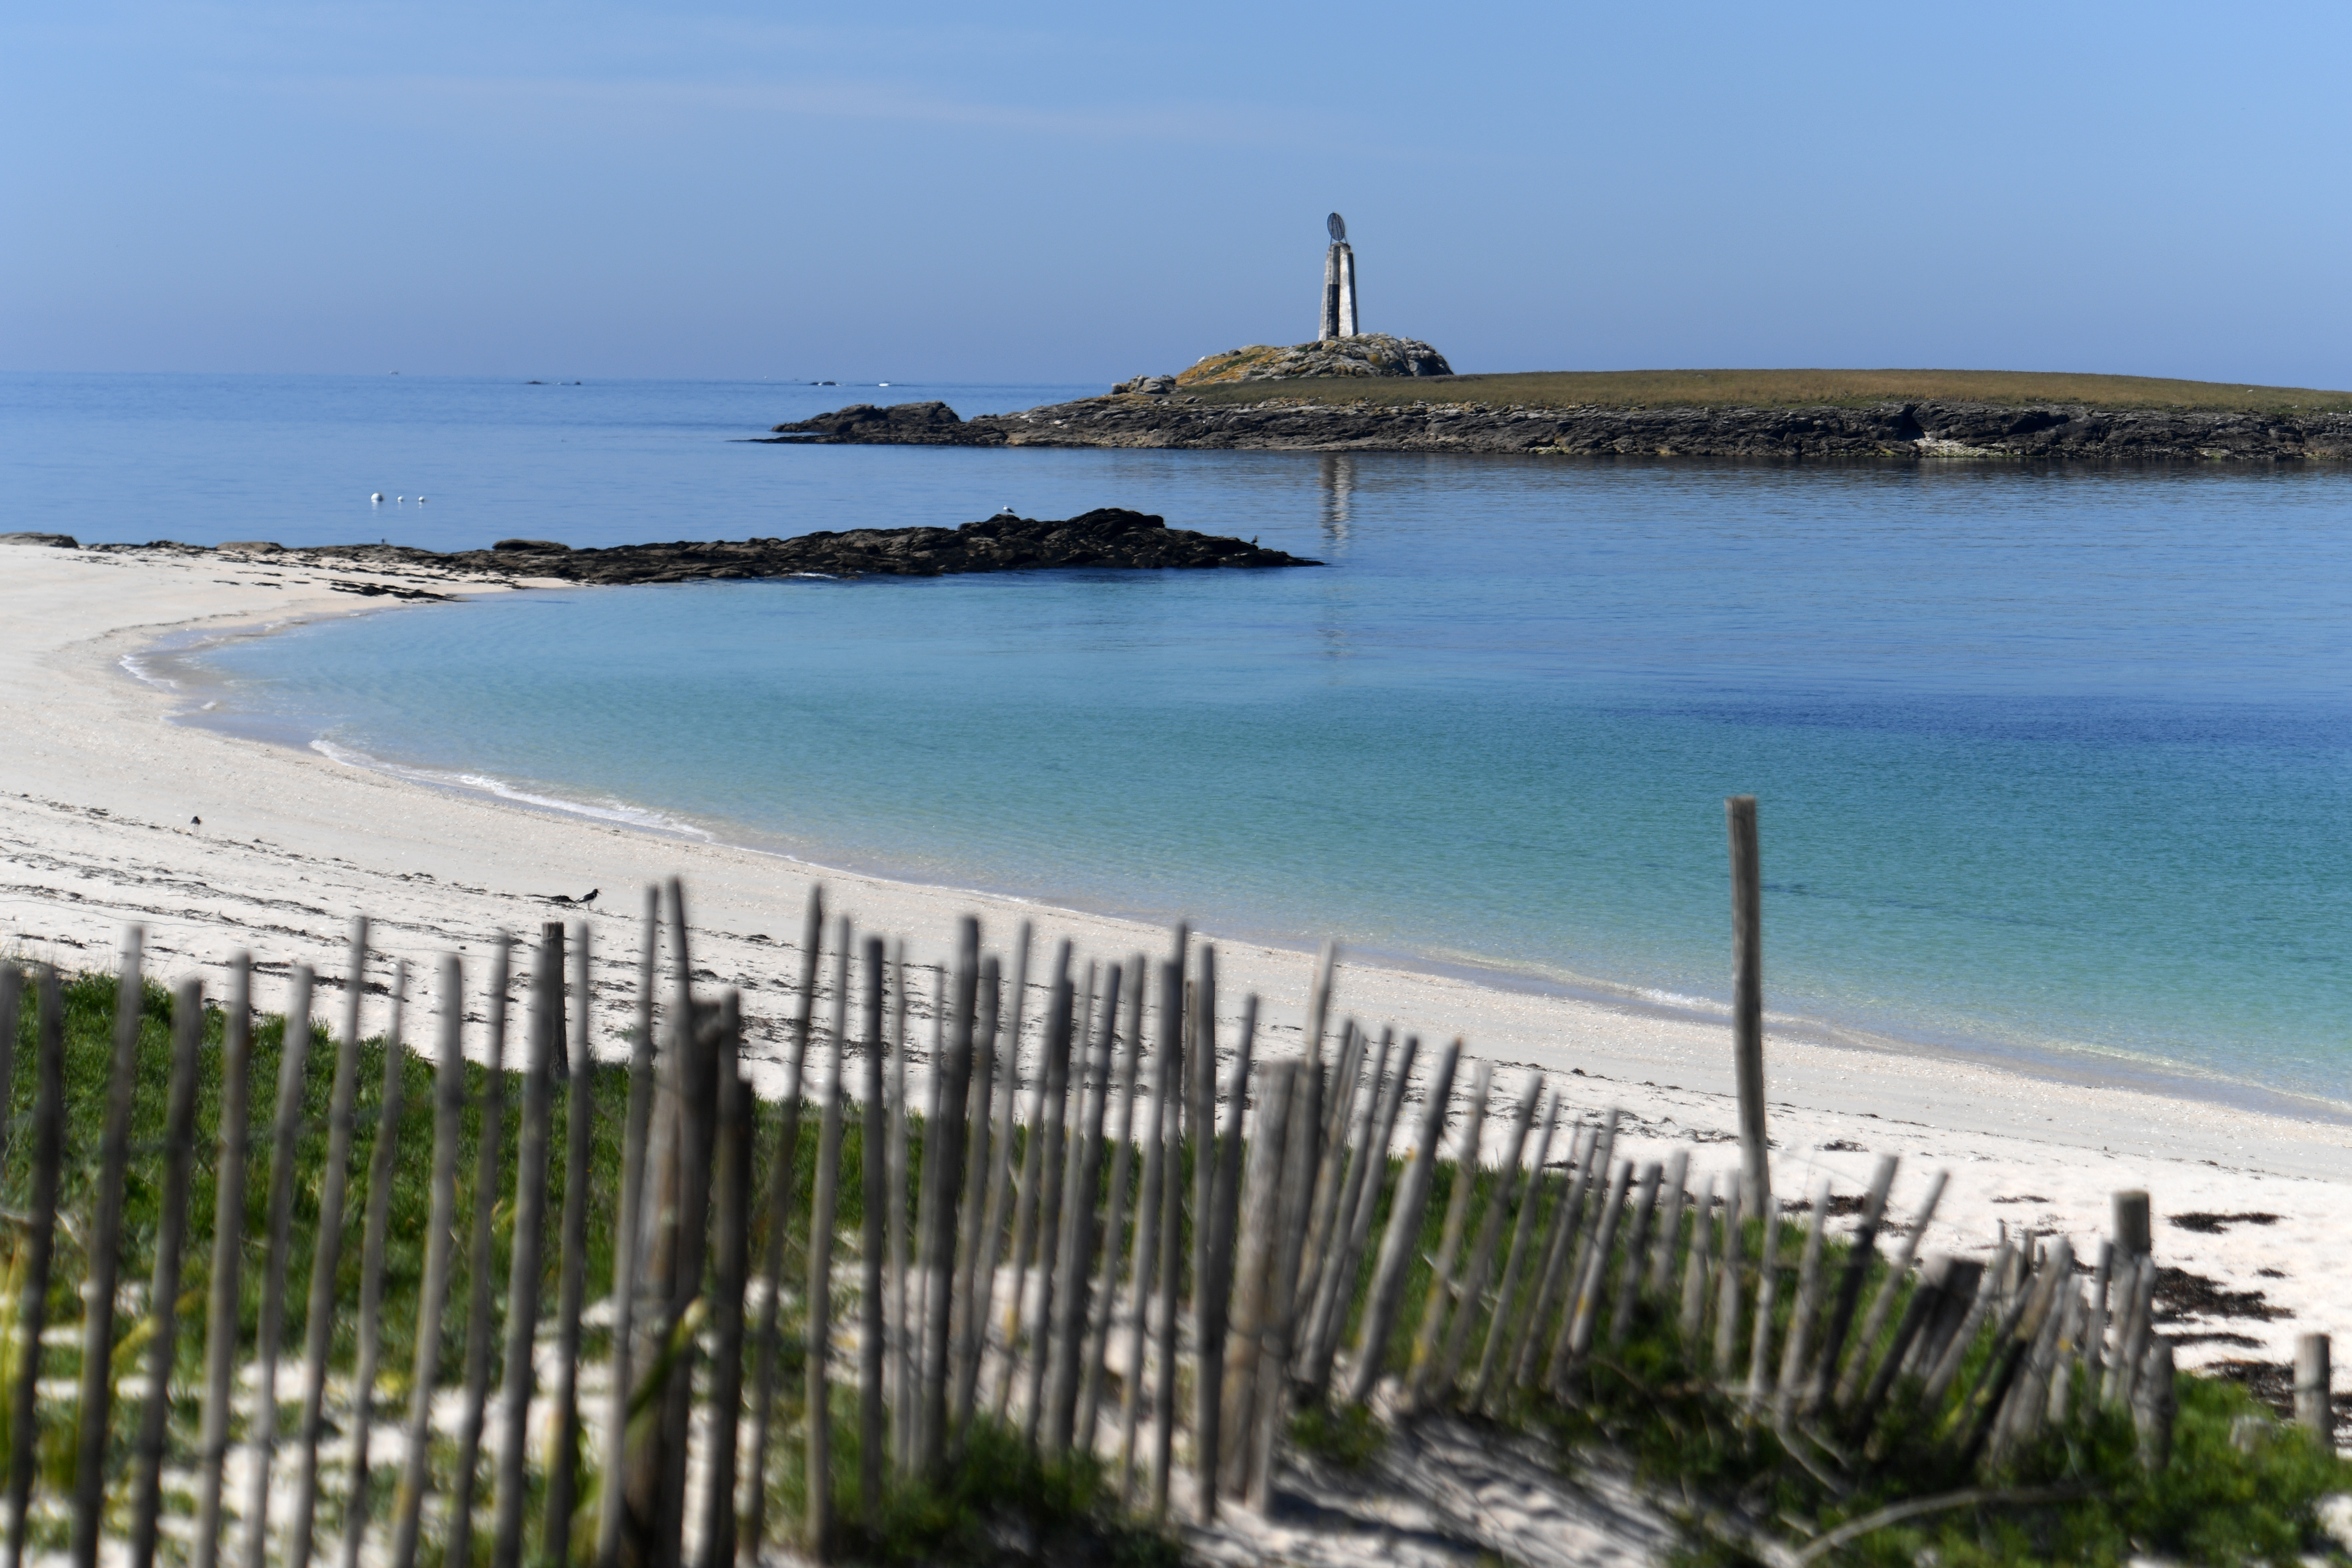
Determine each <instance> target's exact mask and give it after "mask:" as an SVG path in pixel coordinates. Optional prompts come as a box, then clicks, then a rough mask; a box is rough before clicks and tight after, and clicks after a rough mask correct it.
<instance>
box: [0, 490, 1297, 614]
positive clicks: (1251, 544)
mask: <svg viewBox="0 0 2352 1568" xmlns="http://www.w3.org/2000/svg"><path fill="white" fill-rule="evenodd" d="M12 539H13V540H15V541H16V542H26V543H42V544H54V545H60V546H63V547H65V548H68V549H71V548H74V547H75V546H74V542H73V540H72V539H71V538H70V537H69V536H68V535H66V534H62V533H44V534H17V535H6V534H0V542H6V541H9V540H12ZM89 548H91V549H94V550H101V551H131V550H170V551H175V552H186V553H192V554H193V553H202V552H204V547H203V546H202V545H192V544H178V543H174V542H171V541H168V540H158V541H156V542H153V543H151V544H142V545H108V544H100V545H92V546H89ZM220 548H221V549H223V550H230V549H236V550H245V551H250V550H253V549H256V548H257V546H256V545H253V544H242V545H236V546H230V545H226V544H225V545H222V546H220ZM268 549H269V550H271V551H272V552H276V553H277V554H278V555H279V556H282V557H284V558H285V559H286V560H288V561H294V562H302V563H315V564H322V565H335V566H342V567H352V566H373V567H381V568H394V567H410V568H424V569H429V571H430V572H431V573H432V574H435V575H437V576H447V577H450V578H453V579H455V578H464V577H492V578H500V579H506V580H509V581H511V580H517V579H544V578H554V579H557V580H559V581H562V582H566V583H593V584H600V585H611V586H619V585H623V584H631V583H692V582H699V581H703V580H705V579H710V578H728V579H740V578H751V577H943V576H947V575H949V574H953V573H963V572H1019V571H1040V570H1046V569H1050V568H1054V567H1063V566H1093V567H1103V568H1111V569H1118V570H1127V571H1157V570H1163V569H1173V570H1191V569H1197V568H1202V567H1213V566H1320V565H1321V564H1323V563H1321V562H1319V561H1307V560H1303V559H1301V558H1300V557H1298V556H1296V555H1289V554H1286V553H1284V552H1282V551H1279V550H1267V549H1264V548H1262V547H1261V546H1260V545H1259V544H1258V543H1257V542H1256V541H1255V540H1242V539H1229V538H1226V537H1223V536H1222V535H1219V534H1213V533H1195V532H1193V531H1192V530H1190V529H1183V528H1171V527H1169V526H1168V524H1167V521H1166V520H1164V519H1162V518H1159V517H1154V516H1152V515H1150V513H1148V512H1139V511H1129V510H1125V509H1124V508H1120V507H1103V508H1100V509H1098V510H1094V511H1089V512H1083V513H1081V514H1080V515H1078V516H1076V517H1074V518H1070V519H1068V520H1066V521H1052V520H1047V519H1040V518H1031V517H1014V516H1013V515H1011V514H1009V513H1008V514H1006V515H1004V516H1002V517H992V518H984V519H982V521H979V522H967V523H965V524H964V525H963V526H962V527H961V528H860V529H852V530H850V531H847V532H844V533H832V532H824V533H803V534H801V535H800V536H798V537H797V538H793V539H741V540H716V541H713V542H709V543H701V544H696V543H688V542H684V541H680V542H677V543H675V544H621V545H614V546H613V547H612V548H610V549H604V550H594V549H581V550H575V549H573V548H572V547H571V546H570V545H568V544H559V543H557V542H555V541H553V540H551V539H501V540H499V542H498V543H497V544H496V545H495V546H493V547H492V548H490V549H488V550H459V551H454V552H447V553H444V552H440V551H437V550H419V549H417V548H415V546H413V545H405V544H331V545H318V546H307V547H298V548H296V549H292V550H283V549H280V548H279V547H278V546H277V545H274V544H273V545H270V546H268ZM338 586H344V585H342V584H338ZM347 591H348V592H351V593H358V594H370V595H376V594H391V595H394V596H397V597H402V598H418V597H422V598H435V597H438V596H439V595H433V594H429V593H417V592H412V591H408V590H404V589H399V588H393V587H386V586H383V585H381V584H349V585H348V586H347Z"/></svg>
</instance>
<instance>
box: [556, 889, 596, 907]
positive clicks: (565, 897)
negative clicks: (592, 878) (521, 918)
mask: <svg viewBox="0 0 2352 1568" xmlns="http://www.w3.org/2000/svg"><path fill="white" fill-rule="evenodd" d="M603 891H604V889H602V888H591V889H588V890H587V891H586V892H584V893H583V894H581V895H580V896H579V897H578V898H576V899H575V898H573V897H572V895H571V894H569V893H550V894H548V895H547V901H548V902H549V903H551V904H593V903H594V902H595V901H596V895H597V894H599V893H601V892H603Z"/></svg>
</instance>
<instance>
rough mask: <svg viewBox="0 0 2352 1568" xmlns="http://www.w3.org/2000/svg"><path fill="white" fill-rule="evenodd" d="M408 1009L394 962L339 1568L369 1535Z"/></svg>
mask: <svg viewBox="0 0 2352 1568" xmlns="http://www.w3.org/2000/svg"><path fill="white" fill-rule="evenodd" d="M407 1010H408V963H407V961H406V960H403V961H401V962H400V963H396V964H394V966H393V981H392V1021H391V1024H390V1025H389V1026H388V1027H386V1029H385V1030H384V1050H383V1092H382V1093H381V1095H380V1096H379V1097H378V1099H379V1102H380V1103H379V1106H378V1110H377V1115H376V1129H375V1146H374V1147H373V1149H372V1150H371V1151H370V1152H369V1155H368V1186H367V1196H366V1205H367V1206H366V1209H365V1211H364V1212H365V1217H364V1219H363V1220H362V1225H361V1231H360V1235H361V1245H360V1343H359V1359H358V1364H357V1365H356V1366H355V1367H354V1368H353V1369H352V1373H353V1375H352V1467H351V1478H352V1479H351V1481H350V1484H349V1487H348V1488H347V1493H346V1495H347V1499H348V1500H347V1501H346V1502H345V1503H344V1505H343V1568H359V1561H360V1547H361V1545H362V1542H363V1541H364V1539H365V1537H366V1534H367V1526H368V1519H369V1514H370V1510H369V1508H368V1489H369V1488H368V1475H369V1472H368V1442H369V1437H370V1436H371V1434H372V1432H373V1426H374V1422H375V1384H376V1358H377V1355H378V1353H379V1350H380V1347H381V1344H382V1338H383V1249H384V1232H385V1230H386V1228H387V1227H388V1226H389V1225H390V1223H391V1215H392V1184H393V1162H394V1152H395V1150H396V1149H397V1147H398V1144H399V1138H400V1112H401V1091H402V1089H404V1087H405V1083H404V1076H403V1069H404V1068H405V1067H406V1065H407V1062H406V1058H407V1055H408V1052H407V1048H406V1045H405V1042H404V1033H403V1032H404V1029H405V1027H406V1025H407V1016H406V1015H407Z"/></svg>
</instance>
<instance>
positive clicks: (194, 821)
mask: <svg viewBox="0 0 2352 1568" xmlns="http://www.w3.org/2000/svg"><path fill="white" fill-rule="evenodd" d="M204 825H205V819H204V818H203V817H201V816H192V817H190V818H188V826H191V827H202V826H204Z"/></svg>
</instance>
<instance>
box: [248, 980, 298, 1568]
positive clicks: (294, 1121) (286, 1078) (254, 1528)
mask: <svg viewBox="0 0 2352 1568" xmlns="http://www.w3.org/2000/svg"><path fill="white" fill-rule="evenodd" d="M310 988H311V974H310V965H309V964H307V963H298V964H296V965H295V966H294V975H293V984H292V985H291V987H290V988H289V992H288V994H287V999H286V1030H285V1033H284V1035H283V1036H282V1037H280V1039H279V1043H278V1101H277V1108H276V1110H275V1112H274V1113H273V1125H272V1128H271V1131H270V1137H269V1237H268V1247H269V1250H268V1256H267V1258H265V1260H264V1262H263V1268H262V1280H261V1322H260V1327H259V1330H258V1331H257V1336H256V1338H257V1344H256V1346H255V1350H256V1352H257V1358H256V1365H255V1372H254V1391H255V1398H254V1402H253V1419H252V1422H251V1434H252V1446H251V1452H252V1456H253V1457H252V1462H251V1468H252V1471H253V1479H252V1481H251V1483H250V1485H248V1486H247V1489H246V1494H245V1568H265V1565H266V1563H268V1555H269V1480H270V1471H271V1469H272V1468H273V1466H274V1461H275V1460H276V1458H277V1453H278V1352H279V1350H280V1349H281V1348H282V1347H283V1344H284V1342H285V1338H286V1268H287V1256H286V1255H287V1247H288V1241H289V1233H290V1232H291V1230H292V1229H293V1218H294V1154H295V1144H296V1142H298V1141H299V1139H300V1137H301V1135H302V1109H303V1100H304V1092H303V1089H304V1085H305V1083H306V1082H307V1081H308V1076H309V1071H310Z"/></svg>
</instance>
